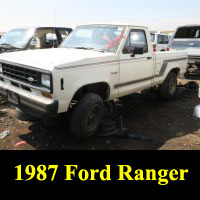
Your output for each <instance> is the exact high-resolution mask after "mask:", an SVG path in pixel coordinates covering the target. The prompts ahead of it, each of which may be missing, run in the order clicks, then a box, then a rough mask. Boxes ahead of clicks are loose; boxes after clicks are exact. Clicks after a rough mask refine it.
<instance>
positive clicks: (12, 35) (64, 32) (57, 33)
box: [0, 27, 72, 53]
mask: <svg viewBox="0 0 200 200" xmlns="http://www.w3.org/2000/svg"><path fill="white" fill-rule="evenodd" d="M71 32H72V29H71V28H64V27H63V28H61V27H37V28H16V29H12V30H10V31H8V32H7V33H6V34H5V35H4V36H3V37H1V39H0V53H4V52H13V51H20V50H28V49H46V48H57V47H58V46H59V45H60V44H61V43H62V41H63V40H64V39H65V38H66V37H67V36H68V35H69V34H70V33H71Z"/></svg>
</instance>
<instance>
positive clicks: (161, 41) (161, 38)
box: [157, 35, 163, 44]
mask: <svg viewBox="0 0 200 200" xmlns="http://www.w3.org/2000/svg"><path fill="white" fill-rule="evenodd" d="M157 42H158V44H163V36H162V35H158V41H157Z"/></svg>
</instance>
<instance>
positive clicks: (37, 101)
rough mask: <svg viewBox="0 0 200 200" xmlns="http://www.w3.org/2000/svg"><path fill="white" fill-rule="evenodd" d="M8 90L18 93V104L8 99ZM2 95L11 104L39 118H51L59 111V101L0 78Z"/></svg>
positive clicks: (0, 92) (0, 93)
mask: <svg viewBox="0 0 200 200" xmlns="http://www.w3.org/2000/svg"><path fill="white" fill-rule="evenodd" d="M8 91H9V92H13V93H15V94H16V95H17V98H18V104H15V103H13V102H11V101H9V100H8ZM0 95H1V96H2V97H3V98H4V99H5V100H7V101H8V102H9V103H10V104H12V105H14V106H15V107H17V108H19V109H20V110H22V111H24V112H26V113H27V114H29V115H32V116H34V117H37V118H51V117H54V116H56V115H57V113H58V101H56V100H52V99H48V98H45V97H41V96H37V95H35V94H32V93H31V92H28V91H25V90H23V89H21V88H17V87H15V86H12V85H10V84H8V83H4V82H3V81H1V80H0Z"/></svg>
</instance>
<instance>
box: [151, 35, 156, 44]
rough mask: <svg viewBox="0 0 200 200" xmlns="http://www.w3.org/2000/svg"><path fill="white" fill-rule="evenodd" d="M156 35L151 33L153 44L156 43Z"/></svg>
mask: <svg viewBox="0 0 200 200" xmlns="http://www.w3.org/2000/svg"><path fill="white" fill-rule="evenodd" d="M155 38H156V35H155V34H153V33H151V42H155Z"/></svg>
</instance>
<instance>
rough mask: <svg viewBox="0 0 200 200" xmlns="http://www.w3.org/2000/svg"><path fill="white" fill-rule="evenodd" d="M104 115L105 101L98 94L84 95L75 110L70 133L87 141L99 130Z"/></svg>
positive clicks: (71, 119)
mask: <svg viewBox="0 0 200 200" xmlns="http://www.w3.org/2000/svg"><path fill="white" fill-rule="evenodd" d="M103 114H104V102H103V99H102V98H101V97H100V96H99V95H96V94H86V95H84V96H83V97H82V98H81V99H80V101H79V102H78V104H77V105H76V106H75V107H74V108H73V110H72V114H71V118H70V132H71V134H72V135H73V136H75V137H76V138H78V139H87V138H89V137H91V136H93V135H94V134H95V133H96V131H97V130H98V128H99V126H100V124H101V122H102V118H103Z"/></svg>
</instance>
